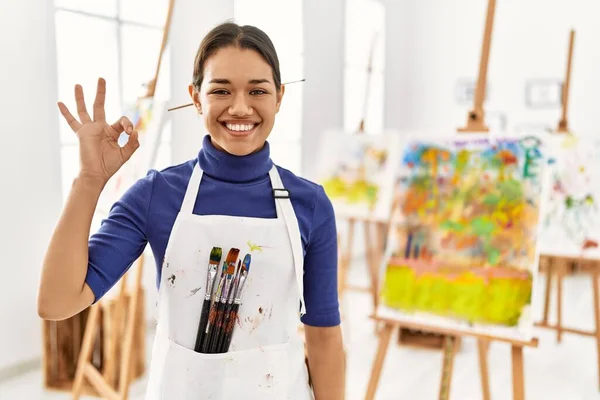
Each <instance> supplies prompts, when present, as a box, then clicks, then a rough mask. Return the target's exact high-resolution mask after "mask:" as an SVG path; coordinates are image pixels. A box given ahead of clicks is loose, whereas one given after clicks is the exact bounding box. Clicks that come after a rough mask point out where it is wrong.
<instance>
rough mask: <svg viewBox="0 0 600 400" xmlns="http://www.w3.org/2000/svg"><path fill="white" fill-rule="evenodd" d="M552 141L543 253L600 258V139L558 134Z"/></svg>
mask: <svg viewBox="0 0 600 400" xmlns="http://www.w3.org/2000/svg"><path fill="white" fill-rule="evenodd" d="M549 144H550V146H549V156H548V157H547V162H548V166H547V168H548V170H549V179H550V184H549V190H548V196H547V202H546V204H547V207H546V208H545V209H544V213H543V218H542V231H541V232H540V251H541V254H548V255H558V256H565V257H579V256H585V257H589V258H600V252H599V251H598V243H599V242H600V209H599V204H598V201H599V199H600V139H594V138H591V137H588V138H586V137H577V136H575V135H570V134H569V135H560V134H557V135H554V137H552V138H551V139H550V140H549Z"/></svg>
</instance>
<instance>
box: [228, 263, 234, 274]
mask: <svg viewBox="0 0 600 400" xmlns="http://www.w3.org/2000/svg"><path fill="white" fill-rule="evenodd" d="M234 273H235V262H231V263H229V267H227V275H233V274H234Z"/></svg>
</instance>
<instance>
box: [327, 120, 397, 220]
mask: <svg viewBox="0 0 600 400" xmlns="http://www.w3.org/2000/svg"><path fill="white" fill-rule="evenodd" d="M320 149H321V153H320V155H319V161H318V168H317V177H316V180H317V182H319V183H320V184H321V185H322V186H323V188H324V189H325V192H326V194H327V196H328V197H329V199H330V200H331V202H332V204H333V207H334V209H335V213H336V215H337V216H339V217H346V218H352V217H353V218H363V219H372V220H387V219H388V218H389V216H390V212H391V207H392V196H393V192H394V180H395V173H396V170H397V163H396V160H398V157H399V150H400V148H399V136H398V135H397V134H396V133H394V132H386V133H382V134H377V135H370V134H356V133H354V134H351V133H346V132H342V131H328V132H325V134H324V135H323V137H322V142H321V143H320Z"/></svg>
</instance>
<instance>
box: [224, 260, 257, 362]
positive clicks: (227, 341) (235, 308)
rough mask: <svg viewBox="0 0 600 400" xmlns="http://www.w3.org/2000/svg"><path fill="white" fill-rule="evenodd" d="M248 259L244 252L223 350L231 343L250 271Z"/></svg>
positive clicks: (226, 350)
mask: <svg viewBox="0 0 600 400" xmlns="http://www.w3.org/2000/svg"><path fill="white" fill-rule="evenodd" d="M250 261H251V257H250V254H246V256H245V257H244V263H243V264H242V271H241V273H240V279H239V283H238V285H239V287H238V288H237V290H236V293H235V299H234V300H233V307H232V309H231V311H230V313H229V321H228V324H227V326H225V339H224V340H223V346H222V347H221V349H222V351H223V352H228V351H229V345H230V344H231V338H232V336H233V327H234V326H235V321H236V319H237V315H238V311H239V309H240V304H242V292H243V291H244V284H245V283H246V281H247V279H248V273H249V272H250Z"/></svg>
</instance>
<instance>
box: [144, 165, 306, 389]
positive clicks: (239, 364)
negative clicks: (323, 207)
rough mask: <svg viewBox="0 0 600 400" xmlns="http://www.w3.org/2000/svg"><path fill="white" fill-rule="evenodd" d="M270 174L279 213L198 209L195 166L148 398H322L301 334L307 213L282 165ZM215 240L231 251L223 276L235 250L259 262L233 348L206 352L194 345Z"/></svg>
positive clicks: (162, 307)
mask: <svg viewBox="0 0 600 400" xmlns="http://www.w3.org/2000/svg"><path fill="white" fill-rule="evenodd" d="M269 176H270V178H271V185H272V187H273V188H274V190H273V193H274V198H275V200H274V201H275V205H276V209H277V219H263V218H248V217H231V216H223V215H207V216H200V215H194V214H193V208H194V203H195V200H196V196H197V195H199V188H200V181H201V179H202V170H201V169H200V167H199V165H198V164H196V166H195V167H194V171H193V173H192V176H191V178H190V181H189V184H188V187H187V191H186V194H185V197H184V200H183V203H182V206H181V210H180V212H179V214H178V216H177V219H176V220H175V224H174V226H173V230H172V232H171V236H170V237H169V243H168V245H167V249H166V252H165V260H164V263H163V266H162V276H161V284H160V290H159V300H158V316H157V318H158V326H157V332H156V339H155V342H154V346H153V350H152V362H151V366H150V373H149V382H148V388H147V392H146V400H200V399H212V400H219V399H224V400H230V399H231V400H238V399H256V400H270V399H272V400H282V399H290V400H312V399H313V398H314V396H313V393H312V389H311V388H310V386H309V383H308V371H307V368H306V364H305V358H304V344H303V342H302V340H301V338H300V337H299V335H298V325H299V323H300V322H299V317H300V315H301V314H303V313H304V299H303V295H302V293H303V283H302V282H303V280H302V279H303V271H304V265H303V259H304V257H303V250H302V243H301V238H300V230H299V228H298V220H297V219H296V215H295V213H294V210H293V208H292V204H291V202H290V199H289V197H287V191H286V190H285V189H284V188H283V184H282V182H281V178H280V177H279V174H278V172H277V169H276V168H275V166H273V168H272V169H271V171H270V172H269ZM200 195H201V194H200ZM203 201H211V199H209V198H205V199H203ZM214 246H216V247H221V248H222V251H223V256H222V259H221V262H220V264H219V266H218V268H217V270H218V274H219V275H220V273H221V268H222V265H223V263H224V262H225V259H226V257H227V253H228V252H229V249H230V248H238V249H239V250H240V253H239V256H238V259H242V260H243V258H244V256H245V255H246V254H250V255H251V257H252V262H251V264H250V270H249V273H248V279H247V281H246V284H245V287H244V290H243V294H242V305H241V306H240V309H239V314H238V319H237V322H236V324H235V328H234V333H233V338H232V341H231V346H230V348H229V352H227V353H223V354H203V353H196V352H195V351H194V350H193V349H194V345H195V341H196V335H197V332H198V325H199V321H200V314H201V311H202V305H203V302H204V295H205V292H206V287H205V286H206V275H207V268H208V264H209V255H210V252H211V249H212V248H213V247H214ZM236 264H237V263H236Z"/></svg>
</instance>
